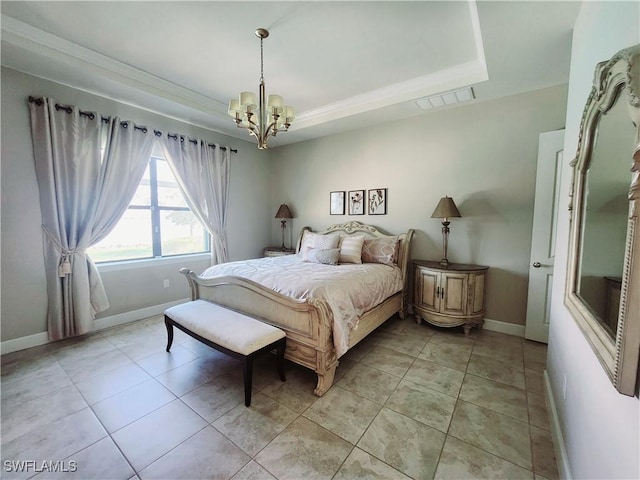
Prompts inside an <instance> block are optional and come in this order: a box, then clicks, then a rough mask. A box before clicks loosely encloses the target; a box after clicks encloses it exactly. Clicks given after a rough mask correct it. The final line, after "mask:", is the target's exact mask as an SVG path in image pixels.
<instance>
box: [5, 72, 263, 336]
mask: <svg viewBox="0 0 640 480" xmlns="http://www.w3.org/2000/svg"><path fill="white" fill-rule="evenodd" d="M1 93H2V164H1V168H2V170H1V175H2V180H1V181H2V192H1V193H2V237H1V239H2V243H1V244H2V250H1V259H2V268H1V271H2V272H1V277H2V278H1V282H2V283H1V285H2V306H1V318H2V336H1V339H2V341H6V340H10V339H15V338H20V337H25V336H29V335H34V334H38V333H41V332H45V331H46V306H47V298H46V284H45V277H44V263H43V253H42V233H41V229H40V225H41V217H40V206H39V197H38V186H37V182H36V176H35V167H34V161H33V148H32V145H31V133H30V127H29V116H28V108H27V98H28V97H29V95H32V96H47V97H51V98H53V99H55V100H56V101H59V102H61V103H64V104H72V105H77V106H78V107H80V108H82V109H85V110H93V111H97V112H100V113H102V114H104V115H117V116H119V117H121V118H122V119H125V120H133V121H134V122H136V123H138V124H140V125H147V126H149V127H151V128H156V129H159V130H162V131H171V132H177V133H182V134H185V135H189V136H192V137H194V138H203V139H207V140H209V141H211V142H216V143H222V144H226V145H231V146H233V147H235V148H237V149H238V151H239V152H238V153H237V154H234V155H233V156H232V164H231V188H230V198H229V220H228V237H229V254H230V257H231V259H243V258H250V257H257V256H260V254H261V251H262V248H263V247H264V245H265V244H266V243H268V241H269V228H270V223H269V222H270V219H271V217H272V216H273V214H274V213H272V212H271V209H270V208H268V207H269V206H268V205H267V203H268V202H265V201H264V199H266V198H269V191H270V190H269V162H268V156H267V155H266V154H264V152H259V151H258V150H257V149H256V148H255V145H254V144H252V143H250V142H248V141H247V142H245V141H241V140H238V139H235V138H230V137H228V136H225V135H221V134H218V133H215V132H212V131H209V130H205V129H202V128H198V127H195V126H193V125H189V124H187V123H184V122H178V121H176V120H173V119H170V118H167V117H163V116H161V115H157V114H154V113H150V112H147V111H143V110H140V109H137V108H134V107H131V106H128V105H124V104H122V103H118V102H115V101H113V100H109V99H106V98H102V97H97V96H95V95H91V94H88V93H85V92H81V91H78V90H75V89H72V88H69V87H66V86H63V85H59V84H56V83H52V82H48V81H45V80H42V79H39V78H36V77H33V76H30V75H25V74H22V73H19V72H16V71H14V70H11V69H6V68H3V69H2V92H1ZM208 264H209V263H208V261H196V262H193V261H192V262H184V264H178V265H176V264H170V265H164V266H154V265H150V266H141V267H140V268H138V269H128V270H124V271H108V272H105V273H103V275H102V277H103V281H104V284H105V288H106V290H107V294H108V295H109V300H110V302H111V308H110V309H109V310H107V311H105V312H103V313H102V314H101V317H105V316H110V315H115V314H119V313H123V312H128V311H133V310H138V309H141V308H144V307H149V306H154V305H160V304H163V303H166V302H170V301H173V300H178V299H181V298H186V297H188V295H189V293H188V289H187V282H186V280H185V279H184V278H182V276H181V275H180V274H178V273H177V271H178V268H180V267H182V266H184V267H189V268H191V269H193V270H194V271H202V270H203V269H204V268H205V267H206V266H208ZM164 279H169V280H170V285H171V286H170V287H169V288H164V287H163V280H164Z"/></svg>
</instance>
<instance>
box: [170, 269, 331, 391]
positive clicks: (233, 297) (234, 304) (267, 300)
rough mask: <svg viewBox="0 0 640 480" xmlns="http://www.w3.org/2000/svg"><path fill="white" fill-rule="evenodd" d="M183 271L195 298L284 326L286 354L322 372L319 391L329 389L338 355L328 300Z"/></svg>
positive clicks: (286, 356) (319, 378)
mask: <svg viewBox="0 0 640 480" xmlns="http://www.w3.org/2000/svg"><path fill="white" fill-rule="evenodd" d="M180 273H182V274H183V275H185V276H186V278H187V281H188V283H189V288H190V290H191V299H192V300H198V299H203V300H208V301H210V302H214V303H217V304H219V305H223V306H225V307H227V308H230V309H232V310H236V311H238V312H241V313H245V314H248V315H250V316H252V317H254V318H257V319H259V320H261V321H263V322H265V323H268V324H270V325H273V326H276V327H278V328H281V329H282V330H284V331H285V332H286V333H287V348H286V351H285V358H287V359H288V360H291V361H292V362H295V363H297V364H299V365H303V366H305V367H307V368H310V369H312V370H314V371H315V372H316V373H317V374H318V384H317V386H316V389H315V390H314V393H315V394H316V395H318V396H322V395H324V393H325V392H326V391H327V390H329V388H330V387H331V385H332V384H333V378H334V376H335V370H336V367H337V366H338V359H337V355H336V351H335V347H334V345H333V339H332V336H331V328H332V327H331V326H332V324H333V315H332V314H331V310H330V309H329V306H328V305H327V304H326V302H324V301H322V300H319V299H309V300H307V301H301V300H296V299H292V298H290V297H287V296H284V295H281V294H279V293H277V292H274V291H273V290H271V289H268V288H265V287H263V286H261V285H260V284H258V283H255V282H253V281H251V280H248V279H245V278H241V277H234V276H222V277H215V278H202V277H200V276H198V275H196V274H195V273H194V272H193V271H191V270H189V269H187V268H183V269H181V270H180Z"/></svg>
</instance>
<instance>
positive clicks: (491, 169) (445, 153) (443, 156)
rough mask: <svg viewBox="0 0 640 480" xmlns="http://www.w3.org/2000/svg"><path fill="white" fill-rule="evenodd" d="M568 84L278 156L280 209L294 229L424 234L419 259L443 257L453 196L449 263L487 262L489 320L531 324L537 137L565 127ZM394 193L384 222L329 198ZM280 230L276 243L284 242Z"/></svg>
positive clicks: (416, 248)
mask: <svg viewBox="0 0 640 480" xmlns="http://www.w3.org/2000/svg"><path fill="white" fill-rule="evenodd" d="M565 105H566V86H557V87H552V88H547V89H544V90H539V91H535V92H531V93H526V94H521V95H516V96H512V97H508V98H503V99H499V100H494V101H490V102H484V103H476V104H470V105H466V106H465V105H461V106H459V107H457V108H453V109H449V110H443V111H440V112H437V111H435V112H431V113H428V114H425V115H421V116H417V117H414V118H411V119H408V120H405V121H401V122H394V123H387V124H384V125H380V126H377V127H375V128H370V129H366V130H358V131H350V132H345V133H342V134H338V135H332V136H329V137H324V138H321V139H317V140H310V141H306V142H302V143H298V144H294V145H289V146H285V147H280V148H278V149H276V150H274V151H272V154H271V161H272V163H273V168H272V171H271V175H272V185H273V186H274V187H273V189H272V192H273V193H272V202H271V203H272V210H273V211H274V212H275V210H276V208H277V205H279V204H280V203H285V202H286V203H288V204H289V206H291V207H292V209H293V211H294V215H295V217H296V218H295V219H294V225H295V228H296V229H299V228H300V227H302V226H304V225H309V226H311V227H312V228H314V229H322V228H325V227H327V226H329V225H331V224H334V223H341V222H345V221H347V220H359V221H362V222H366V223H371V224H374V225H376V226H378V227H381V228H382V229H384V230H386V231H388V232H392V233H399V232H403V231H406V230H407V229H409V228H414V229H416V236H415V241H414V244H413V249H412V257H413V258H420V259H433V260H439V259H440V258H441V257H442V233H441V229H442V224H441V222H440V220H438V219H432V218H430V217H431V213H432V212H433V209H434V208H435V207H436V204H437V203H438V200H439V199H440V198H441V197H443V196H445V195H448V196H450V197H453V199H454V200H455V202H456V204H457V206H458V209H459V210H460V213H461V215H462V218H454V219H452V222H451V226H450V228H451V233H450V237H449V253H448V258H449V260H450V261H453V262H458V263H474V264H484V265H488V266H489V267H490V269H489V274H488V278H487V292H486V293H487V315H486V316H487V318H488V319H492V320H498V321H502V322H508V323H512V324H518V325H524V323H525V315H526V303H527V285H528V271H529V267H528V264H529V255H530V246H531V228H532V221H533V198H534V190H535V178H536V161H537V150H538V134H539V133H541V132H545V131H550V130H557V129H561V128H563V127H564V117H565ZM373 188H387V189H388V192H387V196H388V210H387V214H386V215H383V216H370V215H364V216H331V215H329V192H331V191H335V190H345V191H349V190H361V189H373ZM279 235H280V232H279V229H278V228H277V226H275V227H274V228H273V229H272V243H275V242H276V241H277V242H278V243H279V241H278V240H277V239H279V238H280V237H279Z"/></svg>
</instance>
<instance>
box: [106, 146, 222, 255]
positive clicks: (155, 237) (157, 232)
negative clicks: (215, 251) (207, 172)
mask: <svg viewBox="0 0 640 480" xmlns="http://www.w3.org/2000/svg"><path fill="white" fill-rule="evenodd" d="M158 161H162V162H167V159H166V158H164V157H161V156H159V155H151V156H150V157H149V164H148V165H149V205H142V204H133V203H130V204H129V206H128V207H127V210H149V211H150V213H151V250H152V255H151V256H146V257H131V258H123V259H118V260H101V261H96V262H95V264H96V265H97V266H99V267H103V266H106V265H123V264H127V263H132V262H150V261H152V262H157V261H158V260H165V259H171V258H176V257H179V258H183V257H187V256H191V257H194V259H196V257H199V256H203V257H204V256H205V255H206V256H210V255H211V235H209V234H208V232H207V230H206V229H205V228H203V230H204V248H205V249H204V250H201V251H199V252H188V253H175V254H170V255H163V254H162V224H161V212H163V211H169V212H191V213H192V214H193V210H191V208H190V207H189V206H185V207H177V206H165V205H160V204H159V200H158V198H159V196H158V188H159V185H158V165H157V162H158ZM167 165H168V162H167ZM140 183H142V179H140ZM180 194H181V195H182V192H180ZM183 198H184V196H183Z"/></svg>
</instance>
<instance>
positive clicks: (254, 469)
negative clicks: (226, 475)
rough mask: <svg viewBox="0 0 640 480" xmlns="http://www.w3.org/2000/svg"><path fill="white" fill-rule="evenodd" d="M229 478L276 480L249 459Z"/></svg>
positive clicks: (234, 479) (233, 479) (235, 479)
mask: <svg viewBox="0 0 640 480" xmlns="http://www.w3.org/2000/svg"><path fill="white" fill-rule="evenodd" d="M231 480H276V477H274V476H273V475H271V474H270V473H269V472H267V471H266V470H265V469H264V468H262V467H261V466H260V465H258V464H257V463H256V462H254V461H253V460H251V461H250V462H249V463H247V464H246V465H245V466H244V467H242V469H241V470H240V471H239V472H238V473H236V474H235V475H234V476H233V477H232V478H231Z"/></svg>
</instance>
